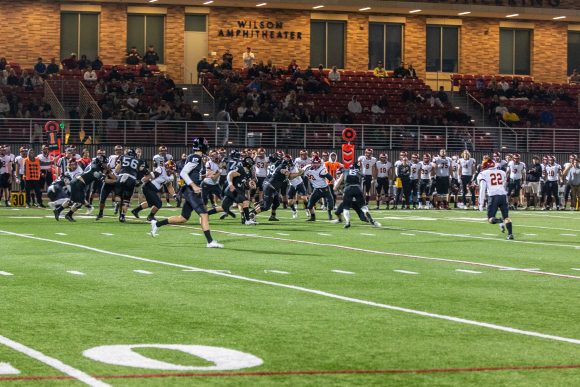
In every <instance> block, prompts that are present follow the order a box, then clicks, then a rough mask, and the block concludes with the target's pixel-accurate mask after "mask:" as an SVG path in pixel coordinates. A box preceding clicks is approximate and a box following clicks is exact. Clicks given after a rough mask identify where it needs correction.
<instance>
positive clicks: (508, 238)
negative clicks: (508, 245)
mask: <svg viewBox="0 0 580 387" xmlns="http://www.w3.org/2000/svg"><path fill="white" fill-rule="evenodd" d="M505 239H507V240H508V241H513V240H514V234H510V235H508V236H507V238H505Z"/></svg>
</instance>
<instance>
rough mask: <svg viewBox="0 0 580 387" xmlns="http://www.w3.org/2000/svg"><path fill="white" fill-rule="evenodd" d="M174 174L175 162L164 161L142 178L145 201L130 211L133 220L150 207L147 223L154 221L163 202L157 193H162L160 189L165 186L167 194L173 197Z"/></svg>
mask: <svg viewBox="0 0 580 387" xmlns="http://www.w3.org/2000/svg"><path fill="white" fill-rule="evenodd" d="M174 173H175V162H173V160H169V161H166V162H165V163H164V164H163V165H160V166H158V167H157V168H155V170H154V171H153V172H151V173H150V174H149V175H145V176H144V177H143V179H142V180H143V181H144V182H145V183H144V184H143V195H144V196H145V201H144V202H143V203H141V204H140V205H139V206H138V207H136V208H134V209H132V210H131V213H132V214H133V216H135V218H139V212H140V211H142V210H144V209H146V208H148V207H151V212H150V213H149V215H147V221H148V222H151V221H152V220H154V219H155V214H156V213H157V211H159V209H160V208H161V207H162V205H163V201H162V200H161V198H160V197H159V193H160V192H162V188H163V187H164V186H165V187H167V190H168V192H169V194H170V195H171V196H172V197H175V196H176V195H175V190H174V189H173V181H174V180H175V177H174Z"/></svg>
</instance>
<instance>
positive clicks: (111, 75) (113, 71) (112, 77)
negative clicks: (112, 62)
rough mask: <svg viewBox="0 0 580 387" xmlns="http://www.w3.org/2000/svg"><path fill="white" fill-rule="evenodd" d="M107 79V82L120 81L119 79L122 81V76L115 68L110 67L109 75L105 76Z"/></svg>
mask: <svg viewBox="0 0 580 387" xmlns="http://www.w3.org/2000/svg"><path fill="white" fill-rule="evenodd" d="M107 79H108V81H109V82H110V81H115V80H117V81H120V80H121V79H123V76H122V75H121V73H120V72H119V69H118V68H117V66H113V67H111V71H109V74H107Z"/></svg>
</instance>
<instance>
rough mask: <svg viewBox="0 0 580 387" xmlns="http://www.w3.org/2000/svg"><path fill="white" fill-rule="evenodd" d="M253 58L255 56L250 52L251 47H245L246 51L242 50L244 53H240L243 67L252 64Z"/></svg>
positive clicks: (248, 66) (246, 67)
mask: <svg viewBox="0 0 580 387" xmlns="http://www.w3.org/2000/svg"><path fill="white" fill-rule="evenodd" d="M255 59H256V56H255V55H254V53H253V52H252V48H251V47H247V48H246V52H244V54H243V55H242V62H243V66H244V68H245V69H250V68H251V67H252V65H253V64H254V60H255Z"/></svg>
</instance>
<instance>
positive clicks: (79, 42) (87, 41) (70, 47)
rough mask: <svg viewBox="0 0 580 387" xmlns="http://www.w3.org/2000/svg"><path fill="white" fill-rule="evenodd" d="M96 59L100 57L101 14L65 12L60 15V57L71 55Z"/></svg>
mask: <svg viewBox="0 0 580 387" xmlns="http://www.w3.org/2000/svg"><path fill="white" fill-rule="evenodd" d="M73 52H74V53H75V54H77V57H78V58H80V56H81V55H86V56H87V58H89V59H94V58H95V57H96V56H97V55H99V14H98V13H84V12H83V13H81V12H63V13H61V14H60V57H61V58H68V57H69V56H70V54H71V53H73Z"/></svg>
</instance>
